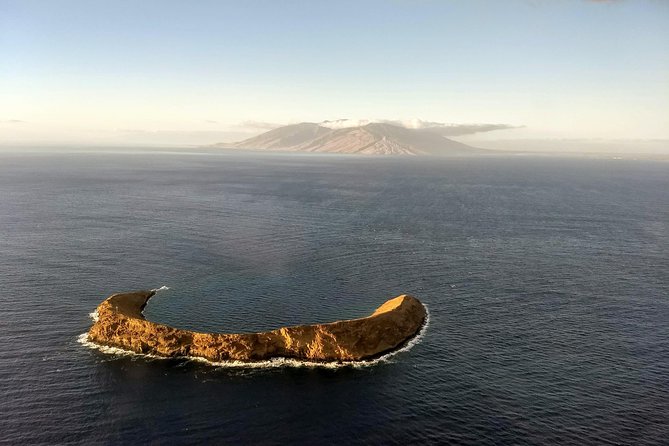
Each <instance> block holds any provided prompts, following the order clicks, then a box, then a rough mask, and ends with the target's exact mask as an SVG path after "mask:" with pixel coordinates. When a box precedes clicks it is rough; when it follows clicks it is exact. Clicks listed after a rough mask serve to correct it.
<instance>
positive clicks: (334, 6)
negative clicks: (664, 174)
mask: <svg viewBox="0 0 669 446" xmlns="http://www.w3.org/2000/svg"><path fill="white" fill-rule="evenodd" d="M337 119H350V120H397V121H411V120H423V121H427V122H436V123H447V124H505V125H507V126H512V127H516V128H513V129H506V130H495V131H491V132H487V133H485V134H482V133H479V134H476V135H471V136H470V137H471V138H480V139H482V140H485V139H491V140H492V139H514V138H515V139H528V140H530V139H531V140H538V139H550V140H556V139H557V140H559V139H572V140H573V139H595V140H602V139H603V140H637V139H642V140H649V139H650V140H652V139H669V1H667V0H617V1H616V0H609V1H606V0H599V1H594V0H590V1H588V0H490V1H483V0H466V1H464V0H441V1H437V0H434V1H431V0H385V1H380V0H365V1H362V0H357V1H350V2H349V1H339V2H333V1H327V2H325V1H322V2H321V1H315V0H312V1H281V2H278V1H253V0H245V1H243V2H242V1H235V2H232V1H230V2H226V1H204V0H203V1H188V2H186V1H169V0H162V1H152V0H144V1H141V2H140V1H134V0H133V1H123V0H115V1H91V0H83V1H80V0H71V1H66V0H44V1H33V0H0V144H3V143H4V144H14V143H16V144H31V143H36V144H48V143H54V144H59V143H82V144H116V143H118V144H124V143H129V144H134V143H136V144H151V143H160V144H177V145H178V144H207V143H215V142H220V141H233V140H237V139H241V138H243V137H246V136H250V135H252V134H257V133H260V132H262V131H266V130H267V129H269V128H272V127H273V126H277V125H282V124H289V123H296V122H303V121H309V122H320V121H324V120H337Z"/></svg>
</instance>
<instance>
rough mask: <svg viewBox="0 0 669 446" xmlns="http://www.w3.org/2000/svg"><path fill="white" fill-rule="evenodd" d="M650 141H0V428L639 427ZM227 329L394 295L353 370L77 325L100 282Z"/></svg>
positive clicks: (656, 257) (653, 230)
mask: <svg viewBox="0 0 669 446" xmlns="http://www.w3.org/2000/svg"><path fill="white" fill-rule="evenodd" d="M668 190H669V164H668V163H653V162H650V161H630V160H604V159H599V160H583V159H579V160H577V159H559V158H555V159H545V158H533V157H516V158H495V157H486V158H476V157H471V158H467V157H463V158H452V159H431V158H430V159H425V158H402V159H398V158H366V157H349V156H339V157H337V156H313V155H312V156H305V155H258V154H254V155H249V154H231V153H208V154H207V153H205V154H195V155H188V156H187V155H185V154H172V155H168V154H160V153H153V154H151V153H143V154H128V153H97V154H96V153H76V154H73V153H69V154H68V153H32V154H22V153H18V152H3V153H0V197H1V198H0V228H1V230H0V243H1V246H2V258H3V261H2V265H3V273H2V274H0V290H2V291H0V311H1V313H2V323H1V324H0V334H1V335H0V351H1V352H2V354H3V360H2V362H0V394H1V395H2V398H1V400H0V441H1V442H7V443H8V444H27V443H30V444H47V443H51V444H53V443H58V444H110V443H128V444H140V443H147V442H157V443H164V442H167V441H169V442H172V443H181V444H187V443H190V444H192V443H198V442H202V441H210V442H212V441H221V442H230V443H257V444H286V443H309V442H310V443H314V442H317V443H333V442H338V443H344V444H362V443H384V444H388V443H396V444H411V443H419V442H421V443H425V442H432V443H434V442H438V441H439V442H444V443H447V442H450V443H453V444H662V443H664V442H666V439H667V438H669V415H668V414H669V385H668V381H667V379H668V377H669V338H668V336H667V333H669V302H668V301H667V297H668V296H669V278H668V276H667V271H669V228H668V222H669V195H668V194H667V191H668ZM161 285H167V286H170V287H171V289H170V290H169V291H166V292H163V293H161V294H159V295H158V296H157V297H156V298H155V299H153V300H152V301H151V303H150V304H149V306H148V307H147V309H146V311H145V314H146V316H147V317H148V318H149V319H151V320H154V321H158V322H164V323H168V324H172V325H175V326H178V327H183V328H190V329H197V330H212V331H213V330H215V331H252V330H261V329H268V328H274V327H277V326H278V325H283V324H297V323H308V322H325V321H329V320H334V319H339V318H350V317H358V316H363V315H366V314H368V313H370V312H371V311H372V310H373V309H374V308H376V307H377V306H378V305H379V304H380V303H382V302H383V301H385V300H386V299H388V298H390V297H393V296H395V295H397V294H401V293H411V294H413V295H415V296H416V297H418V298H420V299H421V300H422V301H423V302H425V303H426V304H427V305H428V307H429V309H430V314H431V319H430V326H429V328H428V330H427V332H426V333H425V337H424V338H423V339H422V341H421V342H420V343H419V344H417V345H415V346H414V347H413V348H412V349H411V350H409V351H407V352H403V353H400V354H398V355H397V356H395V357H394V358H393V359H392V360H391V361H390V362H386V363H382V364H378V365H375V366H373V367H367V368H340V369H336V370H329V369H312V368H273V369H252V370H251V369H226V368H216V367H211V366H208V365H205V364H200V363H193V362H184V361H173V360H148V359H143V358H137V357H123V356H120V357H119V356H109V355H105V354H102V353H100V352H98V351H95V350H91V349H88V348H86V347H85V346H83V345H81V344H80V343H78V342H77V337H78V336H79V335H80V334H81V333H83V332H85V331H86V330H87V329H88V328H89V326H90V324H91V321H90V318H89V316H88V314H89V313H90V312H91V311H93V310H94V308H95V307H96V305H97V304H98V303H99V302H100V301H101V300H102V299H103V298H105V297H106V296H107V295H109V294H111V293H113V292H119V291H128V290H134V289H145V288H156V287H159V286H161Z"/></svg>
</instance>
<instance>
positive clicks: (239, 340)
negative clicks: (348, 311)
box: [88, 290, 427, 362]
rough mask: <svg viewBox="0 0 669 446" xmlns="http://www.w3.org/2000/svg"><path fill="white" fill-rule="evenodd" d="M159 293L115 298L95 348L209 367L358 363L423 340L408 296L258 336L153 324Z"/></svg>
mask: <svg viewBox="0 0 669 446" xmlns="http://www.w3.org/2000/svg"><path fill="white" fill-rule="evenodd" d="M155 292H156V290H146V291H134V292H129V293H119V294H113V295H111V296H109V297H108V298H107V299H105V300H104V301H103V302H102V303H101V304H100V305H99V306H98V308H97V320H96V321H95V323H94V324H93V326H92V327H91V329H90V330H89V332H88V340H89V341H92V342H94V343H96V344H100V345H105V346H110V347H118V348H121V349H124V350H129V351H132V352H135V353H143V354H151V355H157V356H163V357H198V358H204V359H207V360H209V361H214V362H221V361H263V360H267V359H271V358H293V359H298V360H308V361H323V362H326V361H342V362H344V361H359V360H364V359H372V358H375V357H378V356H380V355H382V354H384V353H387V352H389V351H392V350H394V349H396V348H399V347H401V346H402V345H403V344H405V343H406V342H407V341H408V340H409V339H411V338H412V337H413V336H415V335H416V334H418V332H419V331H420V329H421V327H422V325H423V323H424V321H425V318H426V314H427V312H426V310H425V307H424V306H423V304H421V302H420V301H419V300H418V299H416V298H414V297H411V296H409V295H406V294H403V295H400V296H397V297H395V298H393V299H390V300H388V301H386V302H385V303H384V304H383V305H381V306H380V307H379V308H377V309H376V311H374V313H372V314H371V315H370V316H367V317H364V318H360V319H351V320H344V321H337V322H331V323H326V324H313V325H296V326H290V327H281V328H278V329H276V330H272V331H266V332H259V333H199V332H195V331H189V330H182V329H178V328H173V327H170V326H167V325H164V324H159V323H156V322H152V321H148V320H146V319H145V318H144V315H143V314H142V310H143V309H144V307H145V306H146V304H147V302H148V301H149V299H151V297H152V296H153V295H154V294H155Z"/></svg>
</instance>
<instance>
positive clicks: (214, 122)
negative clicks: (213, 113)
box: [202, 119, 218, 124]
mask: <svg viewBox="0 0 669 446" xmlns="http://www.w3.org/2000/svg"><path fill="white" fill-rule="evenodd" d="M202 122H204V123H205V124H218V121H214V120H213V119H205V120H203V121H202Z"/></svg>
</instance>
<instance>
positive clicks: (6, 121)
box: [0, 119, 26, 124]
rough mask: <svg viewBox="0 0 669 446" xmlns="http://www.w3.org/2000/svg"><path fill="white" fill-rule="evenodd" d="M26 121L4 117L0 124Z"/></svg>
mask: <svg viewBox="0 0 669 446" xmlns="http://www.w3.org/2000/svg"><path fill="white" fill-rule="evenodd" d="M25 122H26V121H21V120H20V119H5V120H3V121H0V123H2V124H23V123H25Z"/></svg>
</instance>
